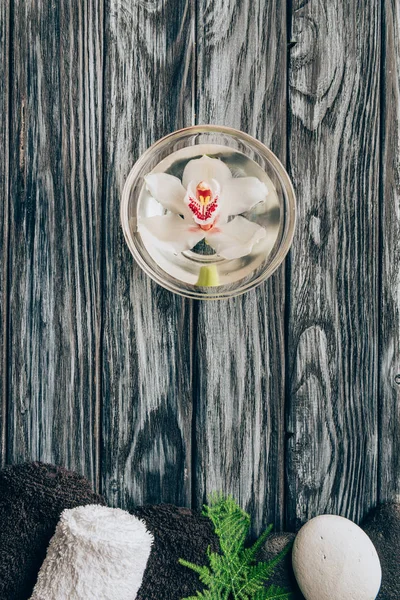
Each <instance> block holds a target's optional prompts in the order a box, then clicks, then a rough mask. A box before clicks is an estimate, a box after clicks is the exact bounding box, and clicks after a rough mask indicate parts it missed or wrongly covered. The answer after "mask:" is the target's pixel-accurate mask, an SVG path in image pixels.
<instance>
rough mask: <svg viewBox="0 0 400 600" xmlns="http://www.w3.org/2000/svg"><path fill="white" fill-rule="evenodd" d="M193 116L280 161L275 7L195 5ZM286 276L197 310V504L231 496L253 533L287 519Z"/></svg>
mask: <svg viewBox="0 0 400 600" xmlns="http://www.w3.org/2000/svg"><path fill="white" fill-rule="evenodd" d="M198 7H199V9H198V19H197V22H198V26H197V34H198V39H197V42H198V77H197V83H198V85H197V94H198V101H197V104H198V120H199V122H200V123H207V122H209V123H216V124H219V125H228V126H231V127H236V128H238V129H242V130H243V131H246V132H248V133H250V134H252V135H254V136H256V137H257V138H258V139H260V140H261V141H263V142H265V143H266V144H267V145H268V146H270V147H271V148H272V149H273V150H274V151H275V153H276V154H278V156H279V157H280V158H281V159H282V160H284V159H285V148H286V146H285V141H286V103H285V98H286V13H285V6H284V3H282V2H279V1H276V2H275V1H273V2H263V1H261V0H260V1H249V0H244V1H242V2H228V3H221V2H216V1H214V0H201V1H200V2H199V3H198ZM284 296H285V285H284V270H283V268H282V269H280V270H279V271H278V272H277V273H276V274H275V275H274V276H273V277H272V279H271V280H270V281H269V282H267V283H265V284H263V285H262V286H260V287H259V288H258V289H257V290H256V291H253V292H250V293H248V294H246V295H245V296H243V297H240V298H236V299H232V300H229V301H222V302H207V303H201V304H198V305H197V317H196V330H197V344H196V354H195V363H194V365H195V379H194V382H195V404H196V421H197V427H196V454H195V462H196V487H195V494H194V496H195V500H196V504H197V505H201V503H202V502H203V501H204V500H205V499H206V496H207V495H208V494H209V493H210V492H213V491H221V490H222V491H223V492H225V493H230V494H232V495H233V496H234V497H235V498H236V499H237V500H238V501H239V502H240V504H241V505H242V506H243V507H244V508H246V509H247V510H249V511H250V512H251V514H252V518H253V523H254V532H255V533H258V532H259V531H260V529H261V528H262V527H265V526H266V525H267V524H268V523H270V522H273V523H274V524H275V525H276V526H277V527H280V526H281V525H282V519H283V458H284V418H283V415H284V388H285V385H284V372H285V359H284V306H285V302H284Z"/></svg>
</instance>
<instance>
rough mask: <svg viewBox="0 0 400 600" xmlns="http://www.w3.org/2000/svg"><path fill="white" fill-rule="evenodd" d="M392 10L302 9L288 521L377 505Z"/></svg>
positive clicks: (293, 143) (298, 7) (295, 84)
mask: <svg viewBox="0 0 400 600" xmlns="http://www.w3.org/2000/svg"><path fill="white" fill-rule="evenodd" d="M380 18H381V14H380V6H379V3H375V2H367V3H364V2H357V1H355V2H341V1H339V0H337V1H331V0H329V2H328V1H325V0H319V1H308V2H304V1H301V2H300V1H299V2H294V3H293V14H292V39H293V41H294V42H295V45H294V47H293V48H292V50H291V56H290V64H289V67H290V74H289V85H290V92H289V99H290V109H291V120H290V135H289V150H290V152H289V154H290V171H291V176H292V178H293V181H294V185H295V189H296V192H297V198H298V207H299V219H298V225H297V233H296V236H295V241H294V243H293V249H292V260H291V274H290V310H289V332H288V347H287V352H288V356H289V373H290V382H289V383H290V388H289V400H290V402H289V406H288V414H287V425H288V432H289V435H290V437H289V440H288V447H287V484H288V495H287V517H288V519H287V522H288V526H289V527H290V528H295V527H297V526H299V525H300V524H301V523H302V522H304V521H305V520H307V519H309V518H310V517H313V516H315V515H317V514H321V513H325V512H330V513H337V514H341V515H344V516H346V517H349V518H351V519H353V520H355V521H359V520H360V518H362V517H363V516H364V515H365V513H366V512H367V511H368V509H369V508H370V507H371V506H372V505H374V504H375V503H376V500H377V468H378V403H377V391H378V390H377V388H378V372H377V371H378V369H377V365H378V328H377V319H378V305H379V300H378V260H379V254H378V223H379V203H378V195H379V194H378V187H379V186H378V184H379V91H380V88H379V86H380V80H379V72H380Z"/></svg>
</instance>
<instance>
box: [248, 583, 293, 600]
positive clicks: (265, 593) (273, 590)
mask: <svg viewBox="0 0 400 600" xmlns="http://www.w3.org/2000/svg"><path fill="white" fill-rule="evenodd" d="M292 598H293V594H292V593H291V592H287V591H286V590H283V589H282V588H280V587H278V586H277V585H271V586H270V587H269V588H264V589H263V590H260V591H259V592H257V594H256V595H255V596H254V600H292Z"/></svg>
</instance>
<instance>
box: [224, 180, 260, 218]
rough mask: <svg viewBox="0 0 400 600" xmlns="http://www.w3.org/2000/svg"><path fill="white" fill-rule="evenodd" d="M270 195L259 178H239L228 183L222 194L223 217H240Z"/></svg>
mask: <svg viewBox="0 0 400 600" xmlns="http://www.w3.org/2000/svg"><path fill="white" fill-rule="evenodd" d="M267 195H268V188H267V186H266V185H265V183H263V182H262V181H260V180H259V179H257V177H238V178H232V179H230V180H229V181H227V182H226V183H225V184H224V185H223V186H222V190H221V194H220V207H221V216H222V217H228V216H229V215H240V214H241V213H244V212H247V211H248V210H251V209H252V208H253V207H254V206H255V205H256V204H258V203H259V202H263V201H264V200H265V198H266V197H267Z"/></svg>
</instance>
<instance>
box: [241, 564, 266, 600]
mask: <svg viewBox="0 0 400 600" xmlns="http://www.w3.org/2000/svg"><path fill="white" fill-rule="evenodd" d="M273 570H274V569H273V567H271V566H270V563H263V562H260V563H258V564H256V565H250V566H248V568H247V570H246V573H245V574H244V577H243V583H242V585H241V586H240V588H238V589H237V591H236V596H237V598H239V600H246V598H247V597H248V596H251V597H253V596H254V594H255V593H256V592H258V591H259V590H262V589H263V587H264V583H265V582H266V581H267V580H268V578H269V577H271V575H272V573H273Z"/></svg>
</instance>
